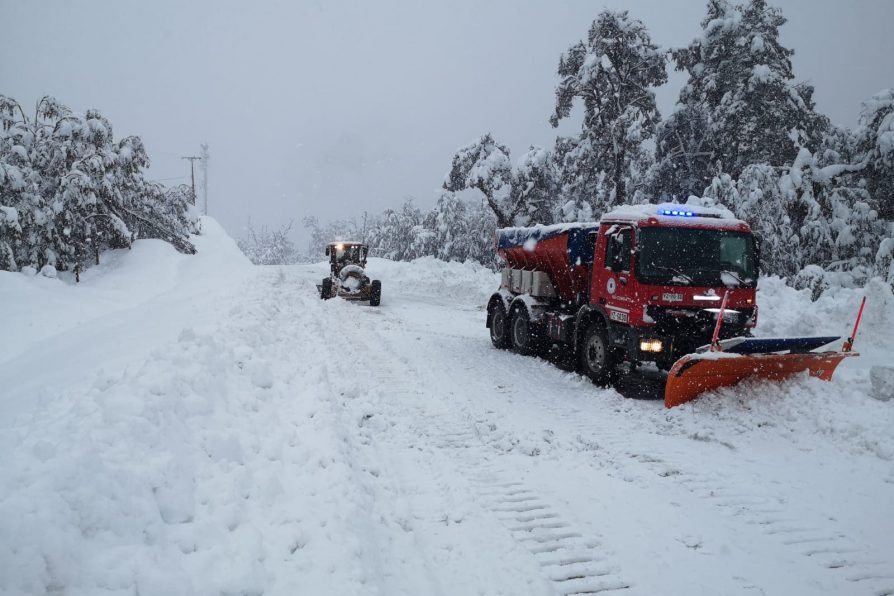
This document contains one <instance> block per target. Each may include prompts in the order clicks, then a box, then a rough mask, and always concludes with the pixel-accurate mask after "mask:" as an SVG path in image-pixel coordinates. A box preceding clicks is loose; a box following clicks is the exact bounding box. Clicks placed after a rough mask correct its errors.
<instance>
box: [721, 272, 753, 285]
mask: <svg viewBox="0 0 894 596" xmlns="http://www.w3.org/2000/svg"><path fill="white" fill-rule="evenodd" d="M711 271H716V272H717V273H718V274H720V273H726V274H727V275H729V276H730V277H732V278H733V279H735V280H736V281H737V282H739V285H742V286H744V285H748V284H750V283H751V282H752V280H751V279H750V278H749V279H748V281H745V279H743V278H742V277H741V276H740V275H739V274H738V273H736V272H735V271H730V270H729V269H711ZM721 281H722V280H721Z"/></svg>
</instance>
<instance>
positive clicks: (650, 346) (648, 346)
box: [639, 339, 664, 352]
mask: <svg viewBox="0 0 894 596" xmlns="http://www.w3.org/2000/svg"><path fill="white" fill-rule="evenodd" d="M662 348H664V346H663V345H661V340H660V339H641V340H640V342H639V350H640V352H660V351H661V350H662Z"/></svg>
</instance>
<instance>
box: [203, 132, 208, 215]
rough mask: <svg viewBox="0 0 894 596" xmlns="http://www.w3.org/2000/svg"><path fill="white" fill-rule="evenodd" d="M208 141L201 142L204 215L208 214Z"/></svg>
mask: <svg viewBox="0 0 894 596" xmlns="http://www.w3.org/2000/svg"><path fill="white" fill-rule="evenodd" d="M208 157H210V156H209V155H208V143H202V173H203V175H204V181H203V182H202V188H203V189H204V193H205V215H208Z"/></svg>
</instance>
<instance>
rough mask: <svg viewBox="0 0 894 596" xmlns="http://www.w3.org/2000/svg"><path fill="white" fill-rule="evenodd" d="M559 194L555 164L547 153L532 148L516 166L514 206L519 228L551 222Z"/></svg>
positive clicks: (544, 150)
mask: <svg viewBox="0 0 894 596" xmlns="http://www.w3.org/2000/svg"><path fill="white" fill-rule="evenodd" d="M557 194H558V187H557V173H556V168H555V161H554V160H553V159H552V156H551V155H550V152H549V151H547V150H546V149H543V148H541V147H534V146H532V147H531V148H530V149H528V151H527V152H526V153H525V154H524V155H522V156H521V157H520V158H519V160H518V162H517V163H516V165H515V177H514V187H513V195H514V203H515V204H516V205H518V206H519V211H520V213H519V214H518V215H517V216H516V220H521V221H519V223H521V224H522V225H533V224H544V225H549V224H551V223H553V217H554V212H555V209H554V204H555V202H556V198H557Z"/></svg>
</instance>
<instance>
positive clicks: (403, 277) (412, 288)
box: [299, 257, 500, 306]
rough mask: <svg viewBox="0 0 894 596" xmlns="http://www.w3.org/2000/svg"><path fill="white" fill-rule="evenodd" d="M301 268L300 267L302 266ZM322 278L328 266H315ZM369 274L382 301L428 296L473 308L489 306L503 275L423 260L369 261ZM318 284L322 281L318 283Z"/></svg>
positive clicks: (468, 263) (466, 265) (467, 265)
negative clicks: (378, 283)
mask: <svg viewBox="0 0 894 596" xmlns="http://www.w3.org/2000/svg"><path fill="white" fill-rule="evenodd" d="M299 267H301V266H299ZM311 267H313V269H314V270H315V271H317V272H318V273H317V274H318V275H319V276H320V278H322V277H324V276H325V275H328V273H329V263H328V262H321V263H316V264H314V265H312V266H311ZM366 274H367V275H368V276H369V277H370V278H371V279H379V280H381V281H382V302H383V303H384V302H386V301H387V300H389V298H390V297H393V296H395V295H398V294H400V295H408V296H414V297H418V296H429V297H430V298H431V299H432V300H434V301H438V299H442V298H450V299H463V300H464V301H467V302H468V303H469V305H470V306H480V305H483V304H487V300H488V298H490V295H491V294H493V293H494V292H495V291H496V290H497V288H499V287H500V275H499V274H498V273H494V272H493V271H491V270H490V269H488V268H487V267H484V266H482V265H480V264H478V263H474V262H472V261H466V262H465V263H460V262H458V261H450V262H447V261H442V260H440V259H436V258H435V257H422V258H419V259H416V260H414V261H410V262H405V261H391V260H389V259H380V258H370V259H369V261H368V262H367V265H366ZM317 283H319V282H317Z"/></svg>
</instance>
